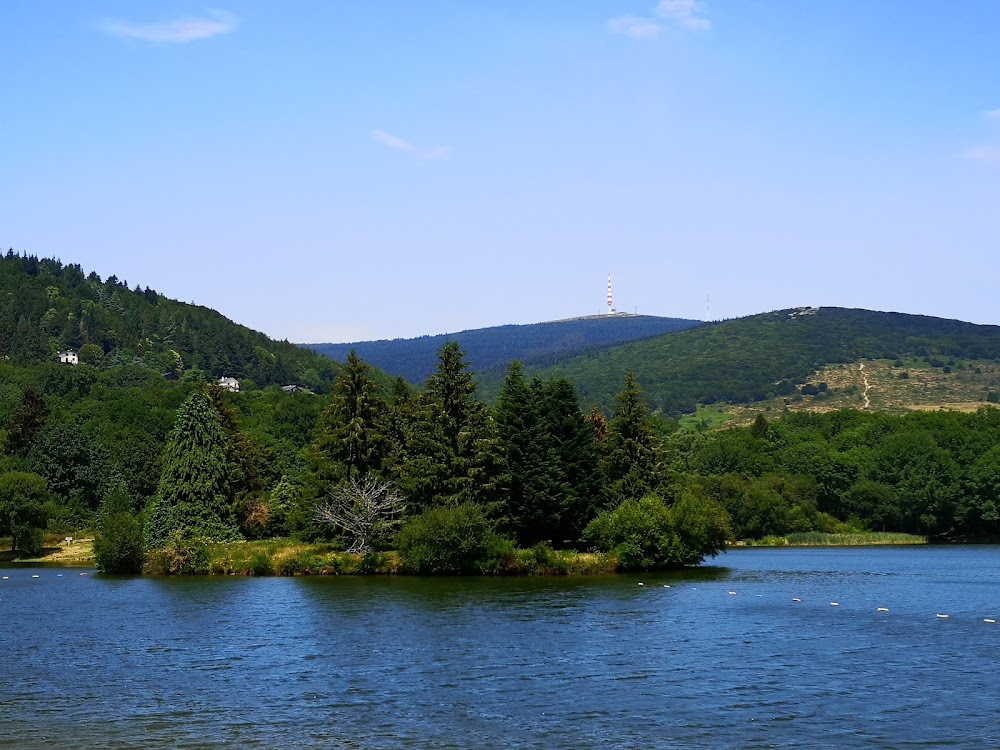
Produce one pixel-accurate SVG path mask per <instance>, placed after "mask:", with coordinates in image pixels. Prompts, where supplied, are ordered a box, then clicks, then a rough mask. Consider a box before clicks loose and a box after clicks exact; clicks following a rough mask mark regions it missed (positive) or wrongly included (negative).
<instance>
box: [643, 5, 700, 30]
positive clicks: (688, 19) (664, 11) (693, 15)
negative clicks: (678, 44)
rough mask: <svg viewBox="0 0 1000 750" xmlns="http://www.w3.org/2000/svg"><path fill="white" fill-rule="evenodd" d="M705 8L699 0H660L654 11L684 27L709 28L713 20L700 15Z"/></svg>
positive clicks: (659, 15)
mask: <svg viewBox="0 0 1000 750" xmlns="http://www.w3.org/2000/svg"><path fill="white" fill-rule="evenodd" d="M703 8H704V6H703V5H702V4H701V3H699V2H697V0H660V2H659V3H658V4H657V6H656V10H655V11H653V12H654V13H655V15H656V16H657V17H659V18H662V19H663V20H665V21H671V22H672V23H675V24H677V25H678V26H680V27H682V28H685V29H700V30H707V29H710V28H712V22H711V21H710V20H708V19H707V18H705V17H704V16H703V15H699V14H700V13H702V12H703Z"/></svg>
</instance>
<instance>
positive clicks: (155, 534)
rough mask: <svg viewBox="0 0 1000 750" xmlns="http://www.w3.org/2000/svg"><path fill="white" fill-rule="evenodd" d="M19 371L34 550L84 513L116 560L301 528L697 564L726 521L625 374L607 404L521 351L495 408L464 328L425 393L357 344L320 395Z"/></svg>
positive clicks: (448, 559) (102, 550)
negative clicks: (45, 530) (666, 450)
mask: <svg viewBox="0 0 1000 750" xmlns="http://www.w3.org/2000/svg"><path fill="white" fill-rule="evenodd" d="M5 374H6V375H8V376H9V377H8V378H5V381H4V388H3V391H2V401H0V403H2V404H3V407H4V412H5V414H4V419H3V423H2V424H3V426H4V432H3V434H2V438H3V445H4V449H5V455H4V457H3V460H2V464H0V468H2V469H3V473H2V476H0V519H2V520H0V534H9V535H11V537H12V544H13V546H14V547H16V548H18V549H21V550H26V549H29V548H32V547H37V546H38V544H39V533H40V529H41V528H42V527H43V525H45V524H43V520H44V521H45V522H46V523H47V525H48V527H49V528H50V529H53V530H56V529H63V528H67V529H68V528H71V527H72V525H73V524H77V525H82V524H86V523H87V522H88V521H90V522H93V523H95V524H96V525H97V527H98V529H99V530H100V532H101V540H102V541H101V544H99V545H98V547H99V558H102V559H103V562H102V565H103V566H104V567H105V568H107V569H122V568H124V569H130V568H134V567H137V566H138V565H139V564H140V561H141V559H142V558H143V557H145V554H146V553H150V554H151V557H150V558H149V559H150V560H152V561H153V565H154V567H155V569H158V570H172V569H179V570H187V569H189V568H188V567H185V566H186V563H184V564H182V563H180V562H176V561H177V560H182V561H183V560H189V559H190V558H191V556H192V555H193V554H194V553H193V552H192V549H193V547H192V545H195V546H197V545H196V542H197V540H203V539H213V540H238V539H257V538H267V537H276V536H284V535H289V534H291V535H294V536H297V537H299V538H301V539H304V540H311V541H316V540H328V541H333V542H335V543H337V544H340V545H342V546H343V548H345V549H352V550H355V551H358V552H366V553H367V552H374V551H378V550H381V549H385V548H387V547H392V546H395V547H397V548H398V551H399V554H400V555H401V557H402V559H403V562H404V567H405V569H407V570H411V571H413V572H421V573H446V572H451V573H455V572H477V571H478V572H483V571H503V570H505V569H509V566H510V564H511V563H512V561H513V555H514V553H515V550H516V548H531V547H538V548H539V550H542V551H541V552H539V554H540V555H541V556H542V557H544V556H545V554H546V553H545V552H544V550H549V549H552V548H575V549H582V550H587V549H598V550H602V551H607V552H610V553H613V554H614V555H615V556H616V559H617V560H618V564H619V565H620V567H623V568H626V569H627V568H648V567H671V566H681V565H690V564H694V563H697V562H698V561H700V560H701V559H702V558H703V557H704V556H705V555H712V554H715V553H716V552H718V551H719V550H720V549H722V547H723V546H724V544H725V540H726V538H727V537H728V535H729V529H728V526H727V523H726V517H725V513H724V512H723V511H722V509H721V508H720V507H719V506H718V505H717V504H716V503H714V502H713V501H712V500H710V499H709V498H707V497H706V496H704V495H703V494H702V493H700V492H698V491H697V488H695V487H693V486H692V487H683V486H679V485H678V486H673V487H672V486H669V485H668V484H666V483H665V481H664V480H665V478H666V477H665V475H664V474H663V471H662V468H663V466H662V462H661V460H660V458H659V456H660V448H659V442H660V437H659V433H658V432H657V430H656V429H655V428H654V423H653V421H652V420H651V418H650V416H649V414H648V410H647V409H646V407H645V405H644V403H643V401H642V398H641V394H640V393H639V389H638V386H637V385H636V384H635V382H634V380H632V379H631V378H628V379H627V380H626V383H625V387H624V389H623V390H622V392H621V395H620V399H619V404H618V406H617V407H616V409H615V410H614V411H613V412H612V413H611V415H610V417H605V416H604V415H603V414H601V413H600V412H597V411H593V412H591V413H589V414H585V413H584V412H583V411H582V410H581V408H580V406H579V402H578V399H577V396H576V392H575V390H574V389H573V387H572V385H570V384H569V383H568V382H566V381H560V380H549V381H541V380H538V379H533V380H530V381H529V380H526V379H525V378H524V376H523V373H522V370H521V368H520V366H519V365H515V366H513V367H512V368H511V371H510V373H509V375H508V378H507V381H506V384H505V388H504V392H503V394H501V398H500V400H499V402H498V404H497V405H496V407H495V408H494V409H492V410H491V409H490V408H488V407H487V406H486V405H485V404H484V403H483V402H481V401H479V400H478V399H477V398H476V396H475V384H474V381H473V376H472V373H471V372H470V371H469V370H468V368H467V366H466V363H465V360H464V357H463V354H462V352H461V350H460V349H459V347H458V346H457V345H456V344H448V345H446V346H445V347H444V348H443V349H442V350H441V352H440V354H439V359H438V367H437V369H436V371H435V373H434V374H433V375H432V376H431V377H430V378H429V379H428V382H427V384H426V387H425V388H424V389H423V390H422V391H421V392H419V393H415V392H413V391H412V390H411V389H410V387H409V386H408V385H407V384H406V383H405V382H404V381H402V380H401V379H400V380H397V381H396V382H395V383H394V384H393V386H392V387H391V388H384V387H380V386H379V384H378V383H377V381H376V380H374V379H373V378H372V373H371V371H370V369H369V368H368V366H367V365H366V364H364V363H363V362H362V361H361V360H359V359H358V358H357V357H355V356H353V355H352V356H350V357H349V358H348V361H347V363H346V365H345V366H344V367H343V369H342V370H341V373H340V375H339V377H338V379H337V380H336V381H335V383H334V388H333V391H332V393H331V394H330V396H329V397H328V398H326V399H320V398H319V397H316V396H311V395H308V394H286V393H283V392H281V391H280V390H279V389H274V390H272V391H258V392H255V393H253V394H229V393H226V392H224V391H222V390H221V389H219V388H217V387H212V386H208V385H205V384H197V383H184V382H182V383H176V384H171V383H166V382H164V381H163V380H162V379H157V378H152V377H150V376H149V374H148V373H147V372H145V371H143V370H142V369H141V368H122V369H121V370H120V371H112V372H107V373H97V372H96V371H94V370H93V369H91V368H59V367H56V366H44V367H39V368H36V369H35V370H33V371H31V372H30V373H28V372H27V371H24V370H20V371H18V370H15V368H9V369H8V372H7V373H5ZM18 377H20V379H21V382H20V383H18V382H16V381H17V378H18ZM130 378H135V379H136V380H135V381H130V380H129V379H130ZM143 378H145V380H143ZM29 381H30V382H29ZM4 482H8V483H9V486H8V485H6V484H3V483H4ZM109 540H114V543H113V544H112V543H111V542H110V541H109ZM109 545H110V547H109ZM123 550H124V551H123ZM133 553H134V554H133ZM165 556H166V557H165ZM171 560H174V563H176V565H175V564H174V563H172V562H170V561H171Z"/></svg>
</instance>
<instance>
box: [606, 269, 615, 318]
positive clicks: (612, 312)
mask: <svg viewBox="0 0 1000 750" xmlns="http://www.w3.org/2000/svg"><path fill="white" fill-rule="evenodd" d="M614 314H615V308H614V307H613V306H612V304H611V273H610V272H608V315H614Z"/></svg>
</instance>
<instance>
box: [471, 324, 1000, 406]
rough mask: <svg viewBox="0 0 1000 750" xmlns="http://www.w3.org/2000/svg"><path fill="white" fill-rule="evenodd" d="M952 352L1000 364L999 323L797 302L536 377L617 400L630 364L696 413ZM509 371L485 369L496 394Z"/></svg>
mask: <svg viewBox="0 0 1000 750" xmlns="http://www.w3.org/2000/svg"><path fill="white" fill-rule="evenodd" d="M902 358H922V359H924V360H927V361H929V362H933V363H935V366H940V367H942V368H943V367H944V366H947V362H945V361H940V360H943V359H945V358H962V359H969V360H983V361H993V362H1000V326H993V325H977V324H974V323H966V322H963V321H958V320H947V319H943V318H933V317H929V316H924V315H908V314H904V313H894V312H875V311H871V310H856V309H847V308H838V307H822V308H796V309H790V310H778V311H774V312H769V313H762V314H759V315H753V316H750V317H746V318H738V319H735V320H729V321H725V322H721V323H714V324H711V325H704V326H700V327H697V328H693V329H691V330H685V331H680V332H677V333H672V334H670V335H662V336H657V337H655V338H650V339H645V340H642V341H634V342H629V343H624V344H620V345H615V346H608V347H604V348H602V349H600V350H595V351H590V352H585V353H582V354H579V355H576V356H571V357H562V358H558V359H552V360H550V361H549V362H547V363H544V365H539V364H536V365H529V366H528V367H527V374H528V375H540V376H542V377H547V376H550V375H551V376H556V377H565V378H567V379H568V380H570V381H571V382H572V383H573V384H574V385H575V386H576V387H577V389H578V391H579V393H580V398H581V400H582V401H583V402H584V403H585V404H586V403H596V404H599V405H601V406H602V407H603V408H605V409H610V408H611V407H612V406H613V404H614V398H615V394H616V393H617V392H618V391H619V390H621V384H622V382H623V379H624V376H625V373H626V372H627V371H629V370H631V371H632V372H633V373H634V374H635V378H636V380H637V381H638V383H639V384H640V386H641V387H642V389H643V392H644V395H645V397H646V399H647V400H648V402H649V403H650V405H651V406H652V407H653V408H655V409H659V410H661V411H662V412H664V413H666V414H673V415H676V414H681V413H690V412H692V411H694V410H695V408H696V407H697V406H698V405H710V404H714V403H717V402H729V403H735V404H747V403H753V402H757V401H762V400H764V399H767V398H770V397H774V396H781V395H791V394H795V393H798V392H799V389H798V387H797V384H801V383H803V382H805V380H806V379H807V378H809V377H810V376H811V375H812V374H813V373H815V372H816V371H817V370H820V369H821V368H823V367H825V366H827V365H832V364H843V363H849V362H858V361H862V360H865V359H883V360H893V361H895V360H899V359H902ZM502 378H503V375H502V373H498V372H486V373H484V374H483V376H482V377H481V379H480V392H481V395H482V396H483V397H484V398H486V399H487V400H491V399H492V398H494V397H495V396H496V393H497V392H498V391H499V387H500V382H501V381H502Z"/></svg>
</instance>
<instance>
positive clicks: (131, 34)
mask: <svg viewBox="0 0 1000 750" xmlns="http://www.w3.org/2000/svg"><path fill="white" fill-rule="evenodd" d="M98 28H99V29H100V30H101V31H103V32H104V33H105V34H110V35H111V36H117V37H123V38H125V39H141V40H143V41H145V42H159V43H162V44H183V43H185V42H193V41H196V40H198V39H211V38H212V37H213V36H219V35H220V34H228V33H229V32H230V31H232V30H233V29H235V28H236V17H235V16H234V15H233V14H232V13H227V12H225V11H222V10H212V11H208V12H207V13H206V15H205V16H203V17H201V18H178V19H175V20H173V21H163V22H162V23H133V22H131V21H121V20H118V19H115V18H107V19H105V20H103V21H101V22H100V23H99V24H98Z"/></svg>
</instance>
